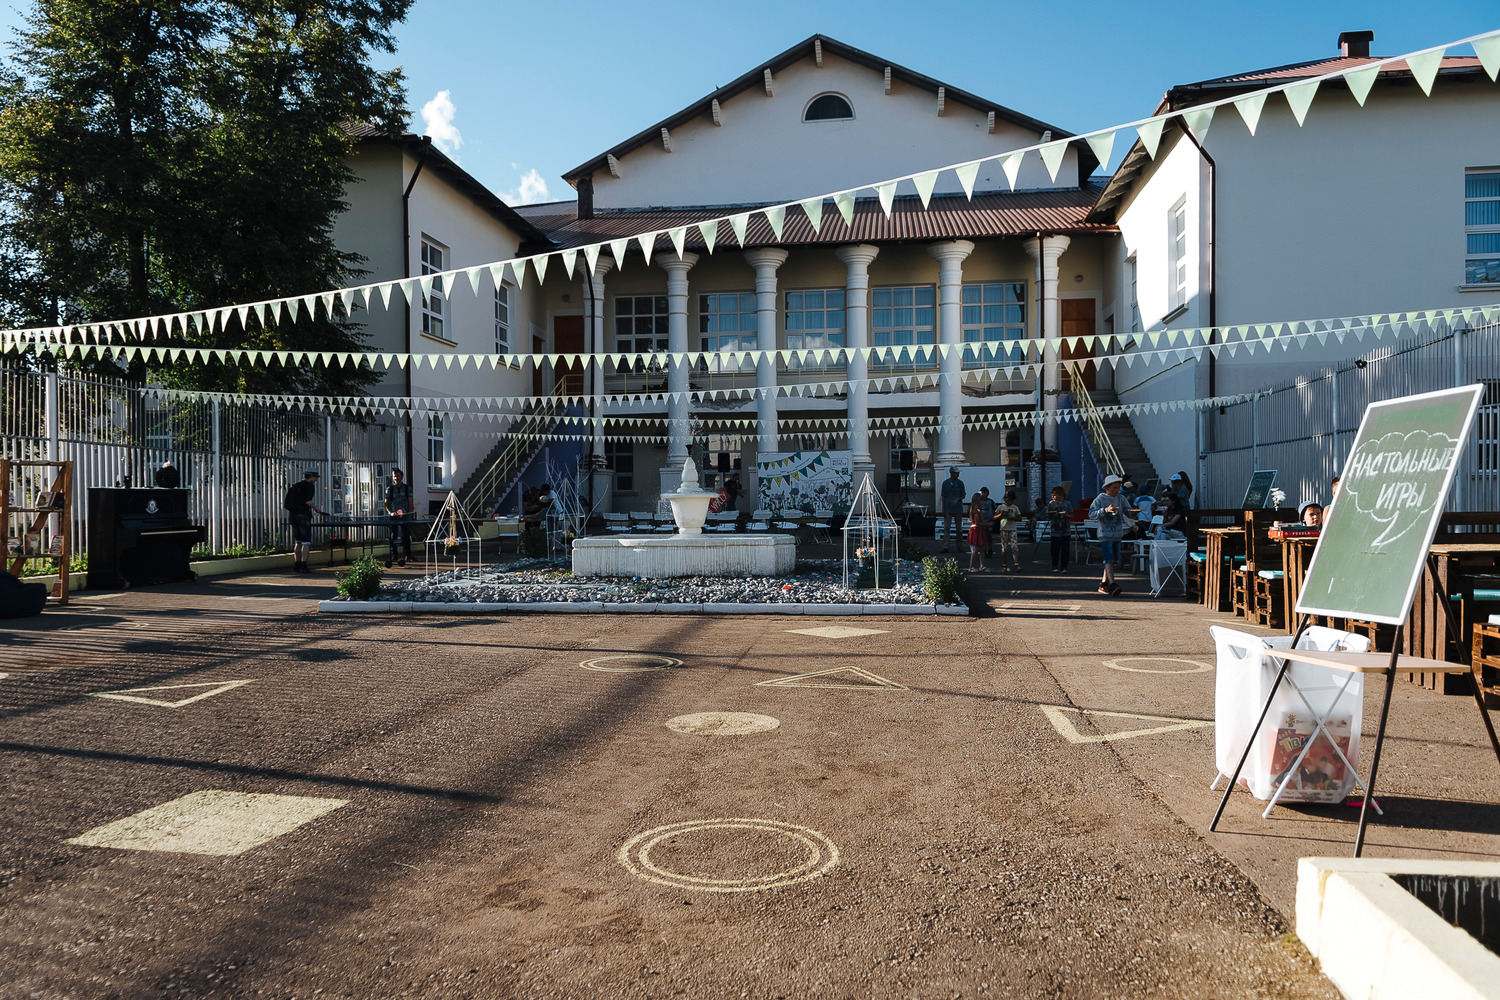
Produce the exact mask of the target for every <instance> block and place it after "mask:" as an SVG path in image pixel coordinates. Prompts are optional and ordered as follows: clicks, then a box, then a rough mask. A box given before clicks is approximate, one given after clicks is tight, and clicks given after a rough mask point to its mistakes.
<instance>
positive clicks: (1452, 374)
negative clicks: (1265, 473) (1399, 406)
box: [1194, 326, 1500, 511]
mask: <svg viewBox="0 0 1500 1000" xmlns="http://www.w3.org/2000/svg"><path fill="white" fill-rule="evenodd" d="M1475 382H1480V383H1483V384H1484V386H1485V395H1484V399H1483V402H1482V405H1481V406H1480V410H1479V416H1478V419H1477V420H1476V421H1475V426H1474V436H1473V438H1471V439H1470V441H1469V443H1468V447H1467V448H1466V449H1465V452H1464V458H1463V465H1462V467H1461V468H1460V470H1459V475H1458V477H1457V478H1456V479H1455V480H1454V489H1453V494H1452V496H1451V497H1450V498H1449V508H1450V509H1451V510H1459V511H1488V510H1497V509H1500V326H1484V327H1477V328H1474V329H1458V330H1453V329H1446V328H1442V327H1440V328H1439V329H1438V330H1437V331H1436V332H1434V333H1430V334H1428V335H1426V336H1424V337H1422V338H1419V339H1417V338H1407V339H1404V340H1401V341H1398V342H1397V343H1394V344H1391V345H1388V346H1386V347H1382V348H1379V349H1377V350H1374V351H1371V352H1370V353H1369V354H1366V355H1364V356H1362V357H1361V358H1359V359H1358V360H1356V361H1353V362H1348V363H1344V364H1340V365H1338V366H1337V367H1333V368H1327V369H1324V370H1322V371H1319V372H1315V373H1313V374H1311V375H1308V376H1306V377H1303V378H1299V379H1297V380H1296V381H1294V382H1292V383H1290V384H1287V385H1283V386H1279V387H1277V388H1275V389H1271V390H1268V391H1266V392H1264V393H1263V394H1261V395H1260V396H1258V397H1257V398H1256V399H1254V400H1250V401H1247V402H1244V403H1239V404H1237V405H1235V406H1230V407H1226V408H1225V410H1224V411H1223V412H1220V411H1218V410H1211V411H1209V412H1208V413H1207V414H1205V416H1204V426H1203V440H1204V442H1205V448H1204V452H1205V454H1204V459H1203V478H1204V483H1203V484H1202V485H1203V487H1204V488H1203V490H1202V491H1201V492H1200V495H1199V496H1197V497H1195V498H1194V506H1196V507H1220V508H1223V507H1238V506H1239V504H1240V501H1241V500H1243V499H1244V491H1245V484H1246V483H1248V482H1249V481H1250V473H1251V472H1253V471H1254V470H1256V469H1276V470H1277V476H1276V484H1277V485H1278V486H1279V487H1281V488H1282V489H1283V490H1285V491H1286V494H1287V499H1288V502H1289V503H1291V504H1296V503H1298V502H1306V501H1311V500H1318V501H1322V502H1326V501H1327V500H1328V499H1329V483H1330V481H1331V480H1332V479H1333V477H1334V476H1336V475H1338V473H1339V471H1340V470H1341V469H1342V468H1343V465H1344V459H1345V457H1346V456H1347V454H1348V451H1349V445H1350V444H1351V443H1352V442H1353V440H1354V433H1355V432H1356V431H1357V430H1358V429H1359V421H1360V418H1361V417H1362V416H1363V415H1364V412H1365V407H1366V406H1367V405H1368V404H1370V403H1371V402H1374V401H1376V400H1382V399H1391V398H1393V397H1396V396H1405V395H1409V394H1412V393H1418V392H1433V391H1435V390H1438V389H1449V388H1452V387H1454V386H1457V385H1469V384H1472V383H1475Z"/></svg>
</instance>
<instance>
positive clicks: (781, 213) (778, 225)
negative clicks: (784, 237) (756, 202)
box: [760, 205, 786, 243]
mask: <svg viewBox="0 0 1500 1000" xmlns="http://www.w3.org/2000/svg"><path fill="white" fill-rule="evenodd" d="M760 214H761V215H764V216H765V217H766V221H767V222H769V223H770V224H771V232H772V233H774V234H775V236H776V241H777V242H778V243H779V242H781V229H782V227H783V226H785V225H786V206H785V205H774V206H772V207H771V208H767V209H763V210H762V211H761V213H760Z"/></svg>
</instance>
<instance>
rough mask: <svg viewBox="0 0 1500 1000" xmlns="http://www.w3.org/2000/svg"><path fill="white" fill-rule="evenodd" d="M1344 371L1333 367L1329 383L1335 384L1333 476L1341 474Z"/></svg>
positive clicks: (1335, 366) (1336, 366)
mask: <svg viewBox="0 0 1500 1000" xmlns="http://www.w3.org/2000/svg"><path fill="white" fill-rule="evenodd" d="M1340 371H1342V369H1340V368H1339V366H1338V365H1334V366H1333V374H1332V375H1330V376H1329V377H1328V381H1330V382H1332V383H1333V474H1334V475H1335V476H1336V475H1338V474H1339V372H1340Z"/></svg>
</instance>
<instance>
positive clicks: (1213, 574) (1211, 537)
mask: <svg viewBox="0 0 1500 1000" xmlns="http://www.w3.org/2000/svg"><path fill="white" fill-rule="evenodd" d="M1202 535H1203V538H1204V540H1205V541H1206V542H1207V548H1208V551H1207V553H1206V558H1205V560H1204V566H1203V605H1204V607H1206V608H1208V610H1210V611H1228V610H1229V609H1230V607H1231V604H1230V598H1231V593H1232V592H1231V590H1230V583H1231V577H1232V574H1231V572H1230V567H1231V565H1232V564H1233V562H1234V560H1235V559H1236V558H1243V556H1244V554H1245V529H1244V528H1204V529H1202Z"/></svg>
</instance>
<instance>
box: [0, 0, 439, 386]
mask: <svg viewBox="0 0 1500 1000" xmlns="http://www.w3.org/2000/svg"><path fill="white" fill-rule="evenodd" d="M410 2H411V0H238V2H229V0H155V2H153V0H37V3H36V6H35V8H34V10H33V11H32V12H31V14H30V15H29V16H28V18H27V25H28V27H27V29H26V30H24V31H23V32H21V34H20V38H19V41H18V42H17V44H16V45H15V47H14V51H13V53H12V58H11V61H10V66H9V67H8V74H7V76H6V77H5V78H4V79H0V198H3V201H0V267H6V266H8V273H7V274H6V275H5V277H4V279H0V309H3V310H4V312H5V316H4V318H5V320H6V321H7V322H9V323H12V324H17V325H22V324H24V325H30V324H35V323H58V322H62V323H82V322H91V321H97V320H103V319H117V318H121V317H131V316H142V315H153V314H159V313H164V312H174V311H184V310H188V311H190V310H200V309H209V308H213V307H216V306H222V305H227V304H230V303H234V302H248V301H255V300H258V299H265V298H274V297H281V296H287V295H301V294H307V293H309V292H316V291H321V290H323V289H327V288H334V287H339V286H341V285H346V284H350V283H352V282H353V281H355V280H357V279H358V277H359V275H360V274H361V272H360V270H359V265H360V263H361V259H360V258H359V257H358V256H356V255H353V254H350V253H346V252H341V251H340V250H339V249H338V247H337V246H336V245H335V244H334V240H333V226H334V222H335V220H336V219H337V217H338V215H339V214H340V213H341V212H343V211H344V210H345V209H346V207H347V205H346V203H345V202H344V200H343V199H344V190H345V186H346V184H347V183H348V182H349V181H350V179H351V176H352V175H351V173H350V170H349V167H348V163H349V154H350V153H351V152H352V149H353V143H354V139H353V137H352V135H351V134H350V131H349V129H348V128H347V127H346V126H347V123H349V122H360V123H372V124H374V125H376V126H377V127H378V128H381V129H384V130H386V131H392V132H393V131H395V130H397V129H399V128H400V127H401V126H402V124H404V122H405V119H406V107H405V92H404V90H403V87H402V82H401V74H400V72H399V71H390V72H383V73H382V72H377V71H376V70H375V69H374V68H373V67H372V66H371V65H370V57H371V55H372V53H374V52H376V51H380V52H392V51H394V49H395V42H394V37H393V35H392V31H393V29H394V27H395V26H396V25H397V24H398V23H400V21H401V20H402V19H403V18H404V17H405V14H406V11H407V9H408V7H409V6H410ZM174 340H175V342H178V343H182V344H185V345H188V344H190V345H193V346H200V347H250V348H258V349H265V350H269V349H296V350H308V351H334V350H357V349H360V348H361V347H362V346H363V343H364V340H363V333H362V331H361V329H360V328H359V326H358V325H356V324H352V323H350V322H348V321H347V318H346V317H341V318H340V319H337V320H330V319H329V318H327V317H325V316H324V315H323V314H322V313H321V312H320V313H319V316H318V319H317V320H308V319H306V318H303V319H302V320H301V321H300V322H297V323H282V324H278V323H267V324H266V325H264V326H262V325H261V324H260V323H258V322H257V321H255V320H253V319H252V320H250V321H249V323H248V324H247V326H246V327H245V328H242V327H240V325H239V323H238V320H231V321H230V323H229V325H228V326H227V328H225V329H221V330H220V331H218V332H213V333H211V332H208V331H197V330H194V331H192V332H191V333H181V332H179V333H178V334H177V335H176V337H175V338H174ZM138 374H145V373H144V372H138ZM153 374H154V376H155V377H156V378H158V379H161V380H162V381H165V382H168V383H169V384H174V385H178V386H183V387H195V388H209V389H222V390H236V391H249V392H257V391H278V392H314V393H335V394H349V393H353V392H358V391H360V390H362V389H363V388H364V387H366V386H368V385H369V384H370V383H371V382H373V381H374V379H375V376H374V375H373V374H372V373H371V372H369V371H368V370H356V369H351V368H347V367H344V368H331V369H322V368H280V367H276V368H271V369H269V370H267V369H264V368H251V367H245V366H233V365H217V364H203V365H196V364H176V365H158V366H156V370H155V372H154V373H153Z"/></svg>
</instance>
